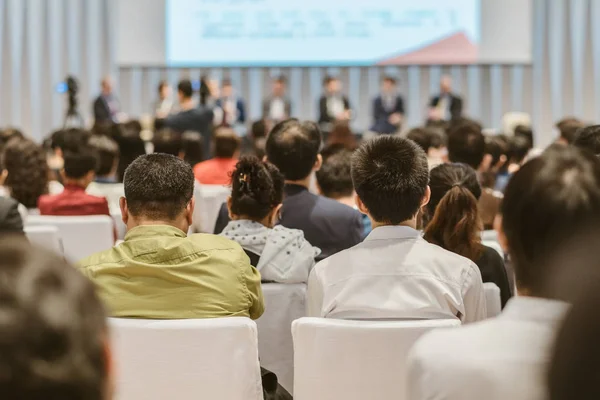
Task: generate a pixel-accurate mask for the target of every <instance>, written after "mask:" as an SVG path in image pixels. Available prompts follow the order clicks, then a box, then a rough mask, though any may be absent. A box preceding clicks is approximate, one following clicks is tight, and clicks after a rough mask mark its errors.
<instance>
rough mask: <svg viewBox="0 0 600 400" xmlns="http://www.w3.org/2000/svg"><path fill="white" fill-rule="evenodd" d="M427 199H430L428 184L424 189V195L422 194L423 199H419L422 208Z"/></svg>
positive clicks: (427, 202)
mask: <svg viewBox="0 0 600 400" xmlns="http://www.w3.org/2000/svg"><path fill="white" fill-rule="evenodd" d="M429 200H431V188H430V187H429V186H427V189H426V190H425V195H424V196H423V199H422V200H421V208H423V207H425V206H426V205H427V204H429Z"/></svg>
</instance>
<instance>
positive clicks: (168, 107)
mask: <svg viewBox="0 0 600 400" xmlns="http://www.w3.org/2000/svg"><path fill="white" fill-rule="evenodd" d="M171 95H172V89H171V85H169V82H167V81H160V83H159V84H158V99H157V100H156V102H155V103H154V106H153V107H152V108H153V110H154V115H155V116H156V117H158V118H166V117H167V116H168V115H169V114H171V112H172V111H173V105H174V104H173V98H172V97H171Z"/></svg>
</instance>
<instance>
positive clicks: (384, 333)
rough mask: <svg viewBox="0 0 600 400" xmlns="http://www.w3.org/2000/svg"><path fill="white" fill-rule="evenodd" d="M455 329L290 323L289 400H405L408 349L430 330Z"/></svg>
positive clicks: (431, 324)
mask: <svg viewBox="0 0 600 400" xmlns="http://www.w3.org/2000/svg"><path fill="white" fill-rule="evenodd" d="M458 325H460V321H458V320H450V319H449V320H423V321H393V322H392V321H390V322H387V321H346V320H334V319H323V318H302V319H299V320H297V321H295V322H294V323H293V324H292V335H293V337H294V399H295V400H338V399H344V400H365V399H396V400H405V399H407V397H406V394H405V391H406V383H405V375H406V358H407V355H408V352H409V350H410V348H411V347H412V346H413V344H414V343H415V342H416V340H417V339H418V338H419V337H420V336H421V335H422V334H424V333H425V332H427V331H429V330H431V329H435V328H445V327H454V326H458Z"/></svg>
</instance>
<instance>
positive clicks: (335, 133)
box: [327, 121, 358, 150]
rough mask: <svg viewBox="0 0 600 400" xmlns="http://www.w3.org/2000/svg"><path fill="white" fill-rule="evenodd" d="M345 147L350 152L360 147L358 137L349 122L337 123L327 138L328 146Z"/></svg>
mask: <svg viewBox="0 0 600 400" xmlns="http://www.w3.org/2000/svg"><path fill="white" fill-rule="evenodd" d="M338 145H340V146H343V147H345V148H346V149H348V150H354V149H356V147H358V145H357V143H356V135H354V132H352V129H351V128H350V124H349V123H348V121H337V122H335V123H334V124H333V127H332V129H331V132H329V135H328V137H327V146H338Z"/></svg>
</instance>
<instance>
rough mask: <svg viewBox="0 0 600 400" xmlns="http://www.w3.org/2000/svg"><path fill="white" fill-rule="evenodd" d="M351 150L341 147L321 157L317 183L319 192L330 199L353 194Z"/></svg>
mask: <svg viewBox="0 0 600 400" xmlns="http://www.w3.org/2000/svg"><path fill="white" fill-rule="evenodd" d="M351 170H352V152H351V151H349V150H346V149H341V150H339V151H337V152H334V153H333V154H331V155H329V156H328V157H324V158H323V165H322V166H321V169H320V170H318V171H317V185H318V187H319V190H320V192H321V194H322V195H323V196H325V197H329V198H331V199H335V200H338V199H341V198H348V197H352V196H353V195H354V185H353V184H352V173H351Z"/></svg>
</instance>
